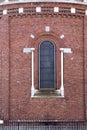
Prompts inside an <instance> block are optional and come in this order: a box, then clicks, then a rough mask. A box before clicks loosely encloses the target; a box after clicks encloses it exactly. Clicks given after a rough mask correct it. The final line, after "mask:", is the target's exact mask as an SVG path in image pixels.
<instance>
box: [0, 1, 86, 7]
mask: <svg viewBox="0 0 87 130" xmlns="http://www.w3.org/2000/svg"><path fill="white" fill-rule="evenodd" d="M30 2H41V3H42V2H59V3H70V4H80V5H87V2H80V1H73V0H72V1H69V0H20V1H18V0H14V1H8V2H5V1H4V2H1V3H0V6H2V5H9V4H17V3H30Z"/></svg>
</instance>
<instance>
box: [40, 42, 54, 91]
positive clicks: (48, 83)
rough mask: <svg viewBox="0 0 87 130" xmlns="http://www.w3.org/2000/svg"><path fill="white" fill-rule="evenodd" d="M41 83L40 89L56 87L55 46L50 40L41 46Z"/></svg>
mask: <svg viewBox="0 0 87 130" xmlns="http://www.w3.org/2000/svg"><path fill="white" fill-rule="evenodd" d="M39 85H40V86H39V87H40V89H54V88H55V46H54V44H53V43H52V42H50V41H44V42H42V43H41V44H40V46H39Z"/></svg>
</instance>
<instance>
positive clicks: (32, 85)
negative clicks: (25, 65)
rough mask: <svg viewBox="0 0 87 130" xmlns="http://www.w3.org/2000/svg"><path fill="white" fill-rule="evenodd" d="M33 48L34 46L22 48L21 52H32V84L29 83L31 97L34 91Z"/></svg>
mask: <svg viewBox="0 0 87 130" xmlns="http://www.w3.org/2000/svg"><path fill="white" fill-rule="evenodd" d="M34 50H35V48H24V49H23V52H24V53H27V54H28V53H32V63H31V65H32V84H31V97H33V96H34V93H35V88H34Z"/></svg>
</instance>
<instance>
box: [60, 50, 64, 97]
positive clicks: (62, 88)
mask: <svg viewBox="0 0 87 130" xmlns="http://www.w3.org/2000/svg"><path fill="white" fill-rule="evenodd" d="M63 78H64V72H63V51H61V88H60V92H61V96H62V97H64V82H63V80H64V79H63Z"/></svg>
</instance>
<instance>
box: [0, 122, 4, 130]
mask: <svg viewBox="0 0 87 130" xmlns="http://www.w3.org/2000/svg"><path fill="white" fill-rule="evenodd" d="M3 124H4V121H3V120H0V127H1V126H2V130H4V129H3Z"/></svg>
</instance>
